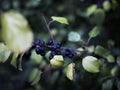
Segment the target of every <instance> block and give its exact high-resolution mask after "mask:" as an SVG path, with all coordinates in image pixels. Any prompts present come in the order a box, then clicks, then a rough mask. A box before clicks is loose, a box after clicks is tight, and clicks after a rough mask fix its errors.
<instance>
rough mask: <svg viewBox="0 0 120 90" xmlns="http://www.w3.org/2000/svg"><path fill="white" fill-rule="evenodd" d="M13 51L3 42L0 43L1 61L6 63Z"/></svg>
mask: <svg viewBox="0 0 120 90" xmlns="http://www.w3.org/2000/svg"><path fill="white" fill-rule="evenodd" d="M10 53H11V51H10V50H9V49H8V47H7V46H5V45H4V44H3V43H0V63H1V62H2V63H4V62H5V61H6V60H7V59H8V57H9V56H10Z"/></svg>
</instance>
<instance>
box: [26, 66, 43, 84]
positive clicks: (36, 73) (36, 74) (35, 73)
mask: <svg viewBox="0 0 120 90" xmlns="http://www.w3.org/2000/svg"><path fill="white" fill-rule="evenodd" d="M41 74H42V72H41V71H40V70H38V69H37V68H33V69H32V70H31V73H30V74H29V77H28V81H29V82H30V83H31V85H34V84H37V83H38V82H39V80H40V76H41Z"/></svg>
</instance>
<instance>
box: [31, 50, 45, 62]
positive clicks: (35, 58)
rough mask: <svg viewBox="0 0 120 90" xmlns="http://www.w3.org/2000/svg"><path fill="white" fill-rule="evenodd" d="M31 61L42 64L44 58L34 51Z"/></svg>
mask: <svg viewBox="0 0 120 90" xmlns="http://www.w3.org/2000/svg"><path fill="white" fill-rule="evenodd" d="M30 59H31V61H32V62H33V63H35V64H40V62H42V61H43V57H42V56H41V55H38V54H36V52H35V50H33V51H32V54H31V56H30Z"/></svg>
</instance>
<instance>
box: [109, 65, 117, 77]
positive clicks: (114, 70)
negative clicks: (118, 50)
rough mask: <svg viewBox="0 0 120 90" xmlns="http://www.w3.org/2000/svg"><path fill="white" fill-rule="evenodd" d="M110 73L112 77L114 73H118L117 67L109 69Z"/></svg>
mask: <svg viewBox="0 0 120 90" xmlns="http://www.w3.org/2000/svg"><path fill="white" fill-rule="evenodd" d="M110 73H111V75H112V76H113V77H115V76H116V75H118V67H117V66H114V67H113V68H112V69H111V71H110Z"/></svg>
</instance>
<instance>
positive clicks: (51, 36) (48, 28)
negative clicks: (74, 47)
mask: <svg viewBox="0 0 120 90" xmlns="http://www.w3.org/2000/svg"><path fill="white" fill-rule="evenodd" d="M43 19H44V21H45V24H46V27H47V30H48V32H49V34H50V38H51V39H52V40H53V42H55V40H54V38H53V35H52V34H51V31H50V27H49V24H50V23H49V24H48V23H47V21H46V19H45V17H44V16H43Z"/></svg>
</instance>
